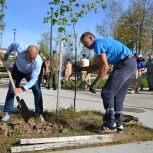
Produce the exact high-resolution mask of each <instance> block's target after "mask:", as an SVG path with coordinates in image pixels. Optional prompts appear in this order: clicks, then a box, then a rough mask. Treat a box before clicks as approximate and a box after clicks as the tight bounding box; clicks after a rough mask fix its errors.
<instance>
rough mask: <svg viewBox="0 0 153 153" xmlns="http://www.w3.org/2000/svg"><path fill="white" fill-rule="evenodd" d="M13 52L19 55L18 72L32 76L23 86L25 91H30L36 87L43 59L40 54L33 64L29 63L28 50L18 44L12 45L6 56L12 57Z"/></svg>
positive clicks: (17, 61)
mask: <svg viewBox="0 0 153 153" xmlns="http://www.w3.org/2000/svg"><path fill="white" fill-rule="evenodd" d="M13 51H16V52H17V53H18V57H17V59H16V66H17V68H18V70H19V71H20V72H22V73H24V74H31V79H30V81H29V82H28V83H27V84H25V85H24V86H23V87H24V89H25V90H28V89H29V88H31V87H32V86H33V85H35V83H36V81H37V80H38V76H39V73H40V70H41V65H42V59H41V57H40V55H39V54H38V55H37V57H36V59H35V60H34V61H33V62H29V61H28V60H27V57H26V53H27V50H24V49H22V48H21V46H20V45H19V44H18V43H12V44H11V45H10V46H9V48H8V49H7V52H6V54H7V55H10V54H11V52H13Z"/></svg>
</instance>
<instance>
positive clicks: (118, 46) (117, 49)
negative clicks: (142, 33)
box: [93, 39, 134, 65]
mask: <svg viewBox="0 0 153 153" xmlns="http://www.w3.org/2000/svg"><path fill="white" fill-rule="evenodd" d="M93 46H94V52H95V54H96V55H97V56H100V55H101V54H102V53H105V54H106V57H107V60H108V63H109V64H112V65H114V64H116V63H117V62H119V61H120V60H122V59H124V58H125V57H127V56H134V55H133V53H132V52H131V50H130V49H129V48H128V47H126V46H125V45H124V44H122V43H121V42H119V41H117V40H115V39H96V40H95V41H94V43H93Z"/></svg>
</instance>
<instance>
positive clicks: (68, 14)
mask: <svg viewBox="0 0 153 153" xmlns="http://www.w3.org/2000/svg"><path fill="white" fill-rule="evenodd" d="M53 2H54V4H56V5H57V8H56V9H54V14H53V19H52V22H53V25H54V24H58V25H59V26H60V27H59V28H58V31H59V32H63V33H66V26H71V27H72V32H73V38H74V47H73V49H74V51H75V64H76V62H77V32H76V29H75V24H76V23H77V22H78V20H79V18H81V17H83V16H84V15H85V14H87V13H88V12H89V11H91V10H94V11H95V12H96V11H97V5H99V4H101V5H102V7H103V8H106V4H105V3H104V0H90V1H85V3H83V2H82V1H81V2H80V0H68V1H64V0H54V1H51V2H50V4H51V5H52V4H53ZM49 14H50V13H49V12H48V15H49ZM51 18H52V16H50V15H49V16H48V17H46V22H47V21H49V20H50V19H51ZM65 39H66V38H65ZM75 80H76V74H75ZM75 99H76V81H75V96H74V118H76V116H75V115H76V114H75ZM74 120H75V119H74ZM75 126H76V120H75V122H74V128H76V127H75Z"/></svg>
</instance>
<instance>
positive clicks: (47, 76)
mask: <svg viewBox="0 0 153 153" xmlns="http://www.w3.org/2000/svg"><path fill="white" fill-rule="evenodd" d="M50 63H51V62H50V57H47V59H46V60H45V63H44V70H43V74H44V81H45V86H46V88H47V89H50V85H51V64H50Z"/></svg>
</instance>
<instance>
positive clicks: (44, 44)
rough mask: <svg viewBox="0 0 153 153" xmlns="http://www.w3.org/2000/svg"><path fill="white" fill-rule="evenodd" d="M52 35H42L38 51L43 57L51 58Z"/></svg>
mask: <svg viewBox="0 0 153 153" xmlns="http://www.w3.org/2000/svg"><path fill="white" fill-rule="evenodd" d="M49 44H50V35H49V32H47V33H43V34H41V40H40V41H39V42H38V49H39V51H40V52H41V53H42V54H43V56H45V57H47V56H49V49H50V48H49V47H50V46H49Z"/></svg>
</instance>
